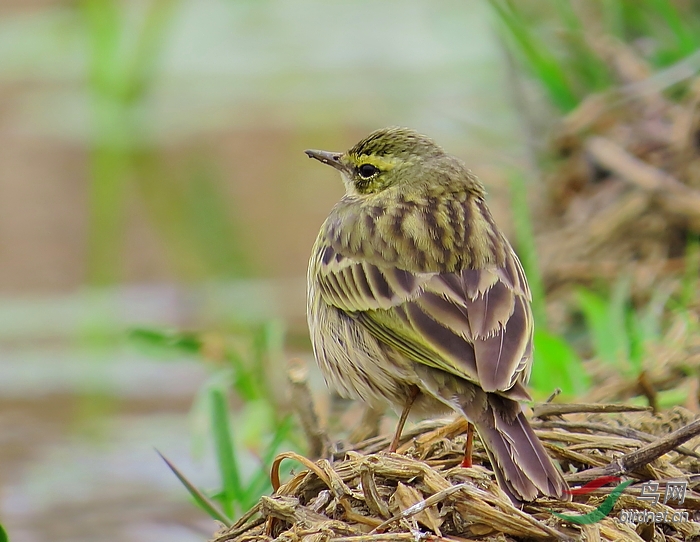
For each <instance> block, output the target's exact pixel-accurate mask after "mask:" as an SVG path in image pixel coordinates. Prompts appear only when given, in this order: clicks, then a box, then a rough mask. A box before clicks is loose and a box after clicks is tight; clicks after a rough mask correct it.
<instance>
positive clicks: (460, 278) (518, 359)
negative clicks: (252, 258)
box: [317, 249, 532, 397]
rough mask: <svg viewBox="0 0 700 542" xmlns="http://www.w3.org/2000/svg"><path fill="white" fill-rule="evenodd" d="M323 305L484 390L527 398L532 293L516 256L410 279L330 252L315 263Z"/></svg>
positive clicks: (407, 353) (412, 356)
mask: <svg viewBox="0 0 700 542" xmlns="http://www.w3.org/2000/svg"><path fill="white" fill-rule="evenodd" d="M317 263H318V269H319V272H318V274H317V277H318V280H319V282H320V292H321V295H322V296H323V298H324V299H325V300H326V302H327V303H329V304H331V305H333V306H335V307H337V308H339V309H341V310H343V311H346V312H348V313H350V314H352V315H353V316H355V317H356V318H357V319H358V321H359V322H360V323H362V325H364V326H365V327H366V328H367V329H368V330H369V331H370V333H372V334H373V335H374V336H375V337H377V338H378V339H379V340H380V341H382V342H383V343H385V344H387V345H388V346H391V347H393V348H395V349H397V350H398V351H399V352H401V353H402V354H403V355H405V356H406V357H408V358H409V359H412V360H413V361H416V362H417V363H422V364H424V365H428V366H431V367H435V368H439V369H442V370H444V371H447V372H449V373H452V374H455V375H457V376H460V377H463V378H466V379H468V380H471V381H473V382H477V383H479V384H480V385H481V387H482V388H483V389H484V390H485V391H501V392H505V391H506V390H510V389H513V393H515V394H516V395H518V397H521V396H526V395H527V393H526V392H525V390H524V388H522V386H521V385H519V382H520V381H525V380H527V376H528V375H529V370H530V365H531V362H532V313H531V310H530V290H529V288H528V286H527V280H526V279H525V274H524V272H523V269H522V266H521V265H520V262H519V261H518V259H517V256H515V254H514V253H513V252H512V249H511V250H510V251H509V252H508V254H507V257H506V259H505V262H504V264H503V265H502V266H498V267H497V266H492V267H487V268H484V269H463V270H461V271H459V272H456V273H412V272H409V271H407V270H403V269H398V268H396V267H391V266H379V265H375V264H373V263H370V262H367V261H359V260H355V259H353V258H349V257H347V256H343V255H341V254H339V253H336V252H335V251H333V253H329V252H327V251H325V250H324V251H323V252H322V253H321V255H320V257H319V258H318V260H317Z"/></svg>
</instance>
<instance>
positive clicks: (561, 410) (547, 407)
mask: <svg viewBox="0 0 700 542" xmlns="http://www.w3.org/2000/svg"><path fill="white" fill-rule="evenodd" d="M650 410H651V408H650V407H645V406H637V405H618V404H609V405H601V404H598V403H569V404H558V403H539V404H536V405H535V406H534V407H533V409H532V411H533V415H532V417H533V418H546V417H548V416H558V415H560V414H580V413H582V412H592V413H600V414H604V413H611V412H648V411H650Z"/></svg>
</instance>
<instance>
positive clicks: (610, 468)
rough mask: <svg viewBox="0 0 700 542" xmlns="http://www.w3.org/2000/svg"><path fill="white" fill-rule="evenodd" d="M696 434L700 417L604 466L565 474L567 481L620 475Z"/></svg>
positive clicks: (647, 462) (642, 464)
mask: <svg viewBox="0 0 700 542" xmlns="http://www.w3.org/2000/svg"><path fill="white" fill-rule="evenodd" d="M697 435H700V419H698V420H695V421H694V422H691V423H689V424H688V425H686V426H684V427H681V428H680V429H678V430H676V431H674V432H673V433H671V434H669V435H666V436H665V437H663V438H660V439H658V440H657V441H655V442H652V443H651V444H647V445H646V446H642V447H641V448H639V449H638V450H635V451H634V452H630V453H628V454H625V455H623V456H622V457H619V458H617V459H615V460H614V461H612V462H611V463H610V464H608V465H607V466H605V467H597V468H594V469H589V470H585V471H582V472H577V473H576V474H573V475H571V476H567V481H568V482H570V483H571V482H584V481H587V480H592V479H594V478H598V477H599V476H620V475H622V474H627V473H629V472H633V471H635V470H637V469H639V468H640V467H643V466H644V465H648V464H649V463H651V462H652V461H654V460H655V459H657V458H659V457H661V456H662V455H664V454H665V453H667V452H670V451H671V450H673V449H675V448H678V446H680V445H681V444H683V443H684V442H687V441H688V440H690V439H691V438H693V437H695V436H697Z"/></svg>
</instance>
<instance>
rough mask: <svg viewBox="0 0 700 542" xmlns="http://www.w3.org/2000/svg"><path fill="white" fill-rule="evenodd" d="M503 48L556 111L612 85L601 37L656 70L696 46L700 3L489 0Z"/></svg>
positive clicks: (699, 35) (698, 43) (699, 38)
mask: <svg viewBox="0 0 700 542" xmlns="http://www.w3.org/2000/svg"><path fill="white" fill-rule="evenodd" d="M489 3H490V4H491V6H492V8H493V10H494V12H495V14H496V18H497V21H498V27H499V30H500V33H501V35H502V37H503V38H504V40H505V42H506V43H507V45H508V49H509V51H511V52H512V54H513V55H514V56H515V57H516V58H517V59H518V61H519V62H520V63H521V65H522V66H523V67H524V68H525V70H526V71H527V72H529V73H530V74H531V75H532V76H533V77H534V79H535V80H536V81H537V82H538V83H539V84H540V86H541V87H542V88H543V89H544V91H545V92H546V94H547V96H548V98H549V100H550V101H551V103H552V104H553V105H554V106H555V107H556V108H557V109H559V110H560V111H561V112H568V111H571V110H572V109H573V108H574V107H576V105H578V103H579V102H580V101H581V100H582V99H583V98H584V97H585V96H588V95H589V94H591V93H594V92H599V91H601V90H604V89H607V88H609V87H611V86H613V85H614V84H615V80H614V76H613V74H612V73H611V72H610V70H609V69H608V66H607V63H606V62H605V61H604V59H603V54H602V48H601V42H600V40H601V39H608V38H609V37H614V38H616V39H618V40H620V41H621V42H623V43H627V44H633V45H635V44H637V45H639V47H637V48H636V50H637V52H638V53H640V54H642V55H643V56H644V58H645V59H646V60H647V61H648V62H649V63H650V65H651V66H652V67H654V68H660V67H664V66H668V65H670V64H673V63H675V62H679V61H680V60H682V59H684V58H686V57H687V56H689V55H690V54H692V53H694V52H696V51H697V50H698V49H699V48H700V5H699V4H697V3H696V2H678V1H674V0H640V1H636V0H591V1H587V2H576V1H574V0H547V1H545V2H537V3H535V2H517V3H516V2H514V1H512V0H489Z"/></svg>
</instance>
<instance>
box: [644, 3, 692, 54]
mask: <svg viewBox="0 0 700 542" xmlns="http://www.w3.org/2000/svg"><path fill="white" fill-rule="evenodd" d="M647 5H648V6H650V8H651V9H652V10H654V11H655V12H656V14H657V16H658V17H660V18H661V19H663V21H664V22H665V23H666V26H667V27H668V29H669V30H670V31H671V32H670V33H671V36H673V39H674V41H675V46H676V48H677V49H678V58H680V57H684V56H686V55H689V54H691V53H693V52H694V51H695V50H696V49H697V48H698V46H699V45H700V38H699V37H698V36H697V33H696V32H694V31H693V29H691V28H690V27H689V26H688V25H687V21H688V20H689V19H688V18H684V17H683V16H682V15H681V14H680V12H679V11H678V9H676V6H675V5H674V3H673V2H672V1H671V0H647Z"/></svg>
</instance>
